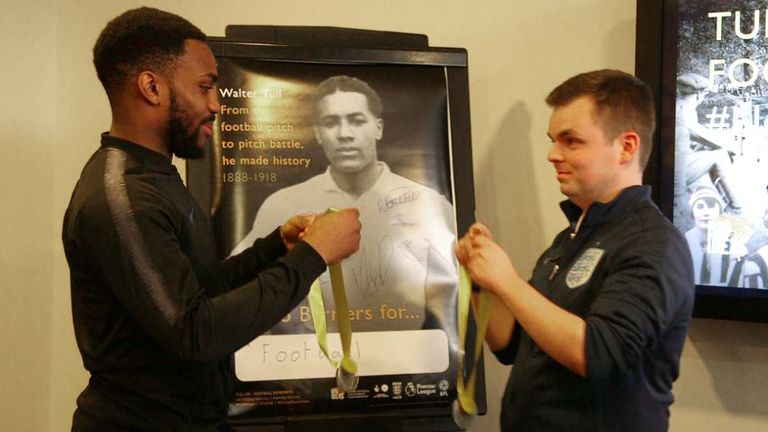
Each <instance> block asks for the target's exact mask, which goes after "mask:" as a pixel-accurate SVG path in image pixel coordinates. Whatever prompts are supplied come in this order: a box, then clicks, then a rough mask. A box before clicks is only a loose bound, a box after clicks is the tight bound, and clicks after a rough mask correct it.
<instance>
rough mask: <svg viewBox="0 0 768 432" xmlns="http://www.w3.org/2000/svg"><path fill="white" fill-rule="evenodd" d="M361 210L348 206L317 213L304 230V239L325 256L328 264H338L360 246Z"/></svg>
mask: <svg viewBox="0 0 768 432" xmlns="http://www.w3.org/2000/svg"><path fill="white" fill-rule="evenodd" d="M360 228H361V225H360V212H359V211H358V210H357V209H356V208H347V209H343V210H339V211H336V212H330V213H326V214H322V215H317V217H316V218H315V220H314V222H312V224H311V225H310V226H309V227H307V229H305V230H304V232H303V235H302V239H303V240H304V241H305V242H307V243H309V245H310V246H312V247H313V248H314V249H315V250H316V251H317V253H319V254H320V256H321V257H323V260H324V261H325V263H326V264H327V265H333V264H338V263H340V262H341V260H343V259H344V258H346V257H348V256H350V255H352V254H353V253H355V252H357V249H358V248H359V247H360Z"/></svg>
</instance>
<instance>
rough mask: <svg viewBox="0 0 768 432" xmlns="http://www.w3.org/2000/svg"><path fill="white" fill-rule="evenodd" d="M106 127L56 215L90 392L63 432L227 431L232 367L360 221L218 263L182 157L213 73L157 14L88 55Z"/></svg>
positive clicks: (200, 145)
mask: <svg viewBox="0 0 768 432" xmlns="http://www.w3.org/2000/svg"><path fill="white" fill-rule="evenodd" d="M93 52H94V65H95V66H96V71H97V74H98V77H99V80H100V81H101V83H102V85H103V86H104V89H105V90H106V92H107V96H108V98H109V102H110V107H111V111H112V124H111V126H110V129H109V131H108V132H105V133H103V134H102V136H101V145H100V147H99V148H98V149H97V150H96V152H95V153H94V154H93V156H92V157H91V158H90V160H89V161H88V162H87V163H86V165H85V167H84V168H83V171H82V173H81V176H80V180H79V181H78V184H77V186H76V187H75V190H74V192H73V193H72V197H71V201H70V204H69V207H68V208H67V211H66V214H65V216H64V224H63V233H62V240H63V243H64V249H65V253H66V257H67V262H68V264H69V268H70V281H71V292H72V316H73V321H74V329H75V336H76V339H77V344H78V348H79V349H80V353H81V355H82V358H83V364H84V366H85V368H86V369H87V370H88V372H89V373H90V380H89V382H88V385H87V386H86V388H85V389H84V390H83V392H82V393H81V394H80V396H79V397H78V399H77V409H76V411H75V413H74V416H73V422H72V430H73V431H76V432H103V431H158V432H161V431H162V432H169V431H178V432H181V431H184V432H186V431H206V432H208V431H210V432H214V431H221V430H224V429H223V428H226V426H225V425H224V424H223V422H224V419H225V417H226V415H227V410H228V404H229V402H230V400H231V398H232V396H233V382H234V374H233V372H232V367H231V356H232V354H233V353H234V352H235V351H236V350H237V349H239V348H241V347H242V346H244V345H246V344H247V343H249V342H250V341H251V340H253V339H254V338H255V337H257V336H258V335H260V334H261V333H263V332H264V331H266V330H267V329H269V328H270V327H271V326H272V325H273V324H274V323H276V322H277V321H279V320H280V318H281V317H282V316H283V315H285V313H287V312H288V311H289V310H291V308H293V307H294V306H295V305H296V304H298V302H299V301H301V300H302V299H303V298H304V297H305V296H306V295H307V293H308V292H309V287H310V284H311V283H312V281H313V280H314V279H316V278H317V277H318V276H319V275H320V274H322V273H323V271H325V269H326V265H330V264H336V263H338V262H340V261H341V260H342V259H344V258H345V257H347V256H349V255H350V254H352V253H354V252H355V251H356V250H357V248H358V245H359V240H360V234H359V231H360V222H359V220H358V212H357V211H356V210H354V209H346V210H341V211H339V212H337V213H334V214H332V215H322V216H316V215H308V216H297V217H290V218H286V220H287V222H286V221H281V222H280V223H278V224H276V225H275V226H273V227H272V228H271V229H270V233H269V235H267V236H266V237H264V238H262V239H258V240H256V241H255V242H254V244H253V245H252V247H250V248H248V249H246V250H245V251H243V253H242V254H240V255H238V256H235V257H231V258H229V259H227V260H223V261H219V260H217V259H216V257H215V255H214V254H215V249H216V248H215V245H214V241H213V234H212V231H211V227H210V221H209V220H208V217H207V216H206V215H207V212H206V211H204V210H203V209H201V208H200V207H199V206H198V205H197V203H196V202H195V200H194V198H193V197H192V195H191V194H190V193H189V191H188V190H187V189H186V187H185V186H184V184H183V183H182V181H181V178H180V176H179V174H178V172H177V171H176V169H175V167H174V166H173V165H172V164H171V160H172V157H173V156H174V155H175V156H177V157H182V158H195V157H200V156H202V155H203V152H204V148H205V146H206V145H207V144H208V142H209V140H210V136H211V125H212V122H213V120H214V118H215V114H216V113H217V112H219V109H220V106H219V101H218V98H217V94H216V91H215V86H216V81H217V77H218V74H217V69H216V60H215V58H214V56H213V54H212V52H211V50H210V49H209V48H208V45H207V44H206V36H205V34H203V33H202V32H201V31H200V29H198V28H197V27H195V26H194V25H193V24H191V23H189V22H188V21H187V20H185V19H183V18H181V17H179V16H177V15H174V14H171V13H168V12H163V11H160V10H157V9H153V8H146V7H144V8H138V9H133V10H129V11H127V12H125V13H123V14H121V15H120V16H118V17H116V18H115V19H113V20H112V21H110V22H109V23H108V24H107V26H106V27H105V29H104V30H103V31H102V33H101V34H100V36H99V38H98V40H97V42H96V44H95V46H94V49H93Z"/></svg>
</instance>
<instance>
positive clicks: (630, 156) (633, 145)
mask: <svg viewBox="0 0 768 432" xmlns="http://www.w3.org/2000/svg"><path fill="white" fill-rule="evenodd" d="M619 140H620V143H621V154H620V155H619V160H620V161H621V163H623V164H625V163H629V162H631V161H632V160H634V159H636V158H637V156H638V154H639V152H640V136H639V135H637V133H635V132H624V133H623V134H621V135H620V136H619Z"/></svg>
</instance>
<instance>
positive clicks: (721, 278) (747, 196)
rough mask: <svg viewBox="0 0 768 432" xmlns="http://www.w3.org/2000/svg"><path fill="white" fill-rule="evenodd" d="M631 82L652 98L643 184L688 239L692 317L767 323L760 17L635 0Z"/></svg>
mask: <svg viewBox="0 0 768 432" xmlns="http://www.w3.org/2000/svg"><path fill="white" fill-rule="evenodd" d="M637 7H638V9H637V11H638V12H637V16H638V26H637V55H636V68H637V75H638V77H640V78H641V79H643V80H644V81H646V82H647V83H649V84H650V85H651V86H652V88H653V89H654V90H655V91H656V96H657V100H658V101H659V105H658V112H659V121H658V124H659V127H658V131H659V132H658V138H659V139H658V140H657V144H658V145H657V150H656V158H655V159H653V160H654V162H655V163H653V164H651V165H649V170H648V172H647V177H648V179H649V181H650V183H651V184H654V185H655V186H656V198H657V199H658V202H659V204H660V206H661V208H662V210H663V211H664V212H665V213H666V214H667V216H668V217H670V218H671V219H672V221H673V222H674V224H675V226H677V227H678V228H679V229H680V230H681V231H682V232H683V233H684V234H685V235H686V238H687V240H688V244H689V248H690V250H691V256H692V259H693V263H694V272H695V279H696V284H697V291H696V306H695V309H694V316H698V317H706V318H722V319H736V320H748V321H762V322H768V265H767V264H768V69H766V62H768V45H766V44H765V40H766V37H768V32H767V29H768V10H766V8H765V4H764V2H759V1H747V0H741V1H728V2H726V1H714V0H664V1H650V2H638V6H637Z"/></svg>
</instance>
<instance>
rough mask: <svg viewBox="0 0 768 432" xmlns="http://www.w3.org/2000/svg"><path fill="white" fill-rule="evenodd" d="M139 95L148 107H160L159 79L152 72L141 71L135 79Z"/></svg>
mask: <svg viewBox="0 0 768 432" xmlns="http://www.w3.org/2000/svg"><path fill="white" fill-rule="evenodd" d="M136 86H137V87H138V90H139V94H141V96H142V97H143V98H144V100H146V101H147V103H149V104H150V105H160V100H161V98H160V93H161V92H160V79H159V76H158V75H157V74H156V73H154V72H152V71H142V72H141V73H140V74H139V76H138V77H137V78H136Z"/></svg>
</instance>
